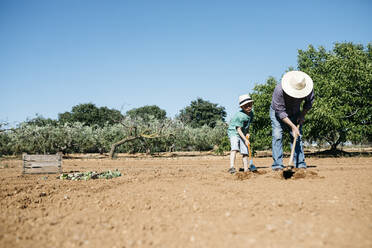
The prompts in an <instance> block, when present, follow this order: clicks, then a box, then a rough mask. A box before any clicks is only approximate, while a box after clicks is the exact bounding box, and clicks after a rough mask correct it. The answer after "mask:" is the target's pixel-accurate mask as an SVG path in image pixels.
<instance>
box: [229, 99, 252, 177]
mask: <svg viewBox="0 0 372 248" xmlns="http://www.w3.org/2000/svg"><path fill="white" fill-rule="evenodd" d="M239 106H240V107H241V110H240V111H239V112H237V113H236V114H235V115H234V116H233V118H232V119H231V121H230V124H229V128H228V130H227V134H228V136H229V139H230V144H231V152H230V169H229V170H228V172H229V173H231V174H234V173H235V172H236V170H235V168H234V164H235V157H236V152H237V151H239V152H240V154H242V156H243V166H244V171H245V172H246V171H248V144H249V141H248V139H247V138H246V135H247V134H248V130H249V126H250V124H251V123H252V120H253V111H252V106H253V100H252V98H251V97H250V96H249V95H248V94H245V95H241V96H239ZM250 169H251V170H253V169H254V168H250Z"/></svg>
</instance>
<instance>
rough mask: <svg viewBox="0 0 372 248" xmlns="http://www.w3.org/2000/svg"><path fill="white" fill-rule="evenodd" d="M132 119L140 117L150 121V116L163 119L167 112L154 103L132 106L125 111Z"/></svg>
mask: <svg viewBox="0 0 372 248" xmlns="http://www.w3.org/2000/svg"><path fill="white" fill-rule="evenodd" d="M126 114H127V115H128V116H129V117H131V118H132V119H136V118H142V119H143V120H144V121H145V122H148V121H150V119H151V116H152V117H153V118H155V119H157V120H165V119H166V116H167V112H166V111H165V110H163V109H161V108H159V107H158V106H156V105H151V106H149V105H146V106H143V107H140V108H134V109H131V110H129V111H127V113H126Z"/></svg>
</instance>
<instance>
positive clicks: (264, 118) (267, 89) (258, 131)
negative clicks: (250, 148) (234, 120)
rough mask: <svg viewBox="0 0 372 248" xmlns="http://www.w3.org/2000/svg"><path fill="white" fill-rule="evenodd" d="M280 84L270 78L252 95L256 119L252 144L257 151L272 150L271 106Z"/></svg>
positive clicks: (257, 86) (255, 89) (256, 87)
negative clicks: (274, 93)
mask: <svg viewBox="0 0 372 248" xmlns="http://www.w3.org/2000/svg"><path fill="white" fill-rule="evenodd" d="M277 83H278V82H277V81H276V80H275V78H273V77H269V78H268V79H267V81H266V83H265V84H257V85H255V87H254V88H253V92H252V94H251V97H252V99H253V100H254V104H253V108H254V119H253V124H252V129H251V133H252V144H254V149H255V150H265V149H270V148H271V120H270V114H269V111H270V105H271V98H272V94H273V92H274V89H275V86H276V84H277Z"/></svg>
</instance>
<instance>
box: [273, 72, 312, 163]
mask: <svg viewBox="0 0 372 248" xmlns="http://www.w3.org/2000/svg"><path fill="white" fill-rule="evenodd" d="M302 102H304V104H303V106H302V110H301V104H302ZM313 102H314V90H313V80H312V79H311V78H310V77H309V75H307V74H306V73H304V72H301V71H290V72H287V73H286V74H284V76H283V78H282V81H281V83H280V84H278V85H277V86H276V87H275V89H274V93H273V96H272V101H271V106H270V119H271V126H272V157H273V160H274V162H273V165H272V169H273V170H282V169H283V168H284V165H283V147H282V141H283V130H286V131H290V134H291V137H292V140H293V137H295V136H297V137H298V140H297V142H296V147H295V152H294V165H295V166H296V168H304V169H306V163H305V155H304V150H303V143H302V140H301V137H302V124H303V123H304V121H305V115H306V113H307V112H308V111H309V110H310V109H311V107H312V105H313ZM297 125H299V127H300V128H298V127H297Z"/></svg>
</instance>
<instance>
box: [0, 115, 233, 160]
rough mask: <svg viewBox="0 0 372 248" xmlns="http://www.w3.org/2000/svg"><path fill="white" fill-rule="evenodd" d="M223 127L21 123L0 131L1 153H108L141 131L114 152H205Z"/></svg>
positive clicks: (160, 123)
mask: <svg viewBox="0 0 372 248" xmlns="http://www.w3.org/2000/svg"><path fill="white" fill-rule="evenodd" d="M226 128H227V124H226V123H224V122H222V121H220V122H217V124H216V126H215V127H213V128H212V127H209V126H207V125H205V126H202V127H199V128H193V127H191V126H189V125H184V124H183V123H182V122H181V121H179V120H170V119H166V120H157V119H155V118H154V119H152V120H151V121H150V122H147V123H144V122H142V121H141V120H132V119H130V118H125V119H124V120H123V121H122V123H119V124H113V125H109V124H107V125H104V126H103V127H100V126H98V125H96V126H86V125H84V124H83V123H80V122H74V123H65V124H63V125H59V126H55V125H51V124H46V125H44V126H38V125H35V124H29V123H22V124H21V125H20V126H19V127H18V128H16V129H13V130H8V131H6V132H2V133H0V154H20V153H23V152H27V153H30V154H33V153H44V154H46V153H56V152H63V153H107V152H109V151H110V149H111V145H112V144H113V143H115V142H117V141H119V140H122V139H125V138H128V137H135V136H136V135H137V136H138V137H139V135H140V134H144V136H145V137H139V138H138V139H135V140H133V141H130V142H126V143H124V144H122V145H121V146H119V147H118V148H117V150H116V152H128V153H137V152H146V153H156V152H165V151H207V150H212V149H213V148H214V147H218V146H220V144H221V143H223V142H224V141H225V139H226V138H227V137H226ZM146 137H149V138H146ZM224 149H228V147H227V148H224Z"/></svg>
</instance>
